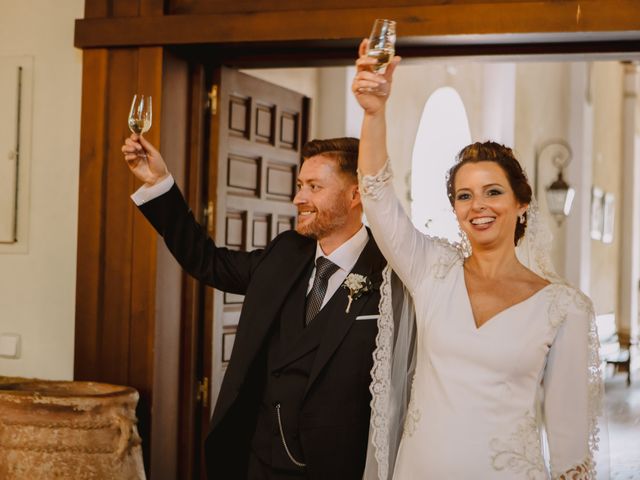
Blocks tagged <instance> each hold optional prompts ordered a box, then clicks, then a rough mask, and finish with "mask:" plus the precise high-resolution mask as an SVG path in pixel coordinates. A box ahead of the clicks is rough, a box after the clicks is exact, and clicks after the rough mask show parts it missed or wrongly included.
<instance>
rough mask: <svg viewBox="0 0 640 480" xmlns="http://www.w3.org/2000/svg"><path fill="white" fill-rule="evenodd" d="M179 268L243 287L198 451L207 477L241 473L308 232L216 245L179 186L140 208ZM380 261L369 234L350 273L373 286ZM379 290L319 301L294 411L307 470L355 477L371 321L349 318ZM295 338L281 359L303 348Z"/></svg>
mask: <svg viewBox="0 0 640 480" xmlns="http://www.w3.org/2000/svg"><path fill="white" fill-rule="evenodd" d="M140 210H141V211H142V212H143V214H144V215H145V216H146V217H147V218H148V219H149V221H150V222H151V223H152V225H153V226H154V227H155V228H156V230H157V231H158V232H159V233H160V234H161V235H162V237H163V238H164V240H165V243H166V245H167V247H168V248H169V250H170V251H171V252H172V254H173V255H174V256H175V258H176V259H177V260H178V261H179V263H180V264H181V265H182V267H183V268H184V269H185V270H186V271H187V272H188V273H189V274H191V275H193V276H194V277H196V278H198V279H199V280H201V281H203V282H205V283H206V284H208V285H211V286H213V287H214V288H217V289H220V290H223V291H227V292H232V293H237V294H244V295H245V299H244V304H243V307H242V312H241V315H240V320H239V323H238V329H237V333H236V339H235V343H234V346H233V351H232V354H231V360H230V362H229V365H228V368H227V371H226V374H225V377H224V380H223V382H222V387H221V390H220V394H219V397H218V401H217V404H216V406H215V410H214V413H213V417H212V419H211V429H210V433H209V436H208V438H207V442H206V446H205V451H206V458H207V466H208V468H207V470H208V472H209V477H210V478H220V479H233V478H244V476H245V475H246V465H247V458H248V454H249V449H250V440H251V436H252V434H253V430H254V429H255V420H256V415H257V408H258V405H259V401H260V399H261V392H262V389H263V388H264V385H263V384H261V378H263V372H264V369H261V367H263V364H264V360H265V355H264V353H265V344H266V341H265V340H266V339H267V338H268V336H269V335H270V333H271V332H272V331H273V328H274V321H275V319H276V318H278V315H279V312H280V310H281V307H282V305H283V303H284V301H285V299H286V298H287V295H288V293H289V291H290V290H292V289H293V287H294V284H295V282H296V281H300V280H301V278H302V279H303V281H307V280H308V276H306V275H304V273H305V270H308V269H309V265H310V262H312V261H313V258H314V256H315V249H316V242H315V240H312V239H309V238H307V237H304V236H301V235H299V234H298V233H296V232H294V231H288V232H285V233H283V234H281V235H279V236H277V237H276V238H275V239H274V240H273V241H272V242H271V243H269V245H268V246H267V248H266V249H264V250H255V251H252V252H238V251H233V250H229V249H226V248H220V247H217V246H216V245H215V244H214V242H213V241H212V240H211V238H210V237H209V236H208V235H207V234H206V232H205V231H204V229H203V228H202V227H201V226H199V225H198V224H197V222H196V221H195V219H194V217H193V215H192V213H191V212H190V211H189V209H188V207H187V206H186V203H185V202H184V200H183V198H182V195H181V194H180V191H179V190H178V188H177V187H176V186H175V185H174V187H173V188H172V189H171V190H170V191H169V192H168V193H166V194H164V195H162V196H160V197H159V198H157V199H154V200H153V201H151V202H148V203H146V204H144V205H142V206H141V207H140ZM385 265H386V262H385V260H384V258H383V256H382V254H381V253H380V251H379V250H378V247H377V246H376V244H375V242H374V241H373V238H372V237H371V234H370V233H369V242H368V243H367V245H366V247H365V249H364V251H363V252H362V254H361V255H360V257H359V258H358V261H357V262H356V265H355V266H354V268H353V270H352V272H353V273H359V274H362V275H365V276H367V277H368V278H369V279H370V280H371V281H372V283H373V284H374V286H375V285H380V283H381V274H382V269H383V268H384V266H385ZM379 298H380V296H379V290H378V289H375V288H374V290H372V291H371V292H368V293H366V294H364V295H362V296H361V297H360V298H358V299H356V300H354V301H353V303H352V305H351V308H350V311H349V313H346V312H345V309H346V306H347V303H348V291H347V289H346V288H339V289H338V291H337V292H336V293H335V294H334V296H333V297H332V298H331V300H330V301H329V302H328V303H327V305H326V306H325V307H324V308H323V310H322V314H323V316H324V317H325V319H326V322H327V325H326V328H325V329H324V332H323V335H322V339H321V341H320V344H319V345H317V352H316V354H315V359H314V363H313V366H312V369H311V373H310V376H309V380H308V383H307V386H306V389H305V394H304V398H303V402H302V405H301V410H300V412H299V434H300V444H301V446H302V449H303V450H304V457H305V461H306V463H307V477H308V478H317V479H325V478H326V479H329V478H331V479H356V478H360V477H361V476H362V471H363V468H364V461H365V455H366V443H367V433H368V427H369V416H370V406H369V403H370V393H369V384H370V370H371V367H372V364H373V358H372V352H373V349H374V347H375V337H376V334H377V322H376V321H375V319H368V320H365V319H363V320H356V318H357V317H359V316H366V315H369V316H370V315H377V314H378V303H379ZM308 348H309V345H305V344H304V342H301V343H300V344H296V345H295V346H294V347H293V348H291V349H290V350H289V352H288V353H287V355H285V356H284V357H283V362H282V365H281V366H284V365H286V363H287V362H290V361H294V360H295V359H296V357H297V356H302V355H304V354H305V353H306V351H307V350H306V349H308Z"/></svg>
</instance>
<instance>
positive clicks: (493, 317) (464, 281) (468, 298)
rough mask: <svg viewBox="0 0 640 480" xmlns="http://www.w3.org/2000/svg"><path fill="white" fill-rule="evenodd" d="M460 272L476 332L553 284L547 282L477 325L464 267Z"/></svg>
mask: <svg viewBox="0 0 640 480" xmlns="http://www.w3.org/2000/svg"><path fill="white" fill-rule="evenodd" d="M461 273H462V287H463V289H464V294H465V298H466V299H467V308H468V310H469V316H470V317H471V321H472V322H473V329H474V330H475V331H476V332H479V331H480V330H482V329H483V328H484V327H485V326H486V325H488V324H489V323H492V322H493V321H494V320H496V319H497V318H498V317H501V316H502V315H503V314H505V313H506V312H508V311H510V310H513V309H515V308H518V307H519V306H522V305H525V304H526V303H529V302H530V301H531V300H533V299H534V298H537V297H538V296H539V295H540V294H541V293H542V292H544V291H546V290H547V289H548V288H549V287H551V286H552V285H554V284H553V283H552V282H550V283H548V284H547V285H545V286H544V287H542V288H540V289H538V290H536V291H535V292H533V293H532V294H531V295H529V296H528V297H526V298H524V299H522V300H520V301H519V302H516V303H513V304H511V305H509V306H508V307H505V308H503V309H502V310H500V311H499V312H497V313H495V314H494V315H492V316H491V317H490V318H488V319H487V320H486V321H485V322H484V323H482V325H480V326H478V322H477V320H476V316H475V315H474V313H473V306H472V305H471V296H470V295H469V290H468V289H467V282H466V280H465V278H464V268H463V269H461Z"/></svg>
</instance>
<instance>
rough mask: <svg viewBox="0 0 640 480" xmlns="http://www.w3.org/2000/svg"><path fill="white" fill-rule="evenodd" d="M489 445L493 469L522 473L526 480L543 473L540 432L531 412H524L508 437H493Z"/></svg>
mask: <svg viewBox="0 0 640 480" xmlns="http://www.w3.org/2000/svg"><path fill="white" fill-rule="evenodd" d="M490 446H491V449H492V450H493V452H494V453H493V454H492V455H491V466H492V467H493V468H494V469H495V470H497V471H501V470H510V471H512V472H515V473H523V474H525V475H526V478H527V479H528V480H536V479H539V478H540V477H541V475H540V474H541V473H542V474H544V459H543V458H542V449H541V448H540V433H539V432H538V425H537V422H536V419H535V417H534V416H533V415H531V413H528V412H527V413H526V414H525V416H524V418H523V419H522V421H521V422H520V423H519V424H518V426H517V427H516V429H515V431H514V432H513V433H512V434H511V435H510V436H509V438H508V439H506V440H501V439H498V438H494V439H492V440H491V443H490Z"/></svg>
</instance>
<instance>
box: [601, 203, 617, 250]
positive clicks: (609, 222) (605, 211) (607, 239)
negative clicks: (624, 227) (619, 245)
mask: <svg viewBox="0 0 640 480" xmlns="http://www.w3.org/2000/svg"><path fill="white" fill-rule="evenodd" d="M615 213H616V212H615V195H614V194H613V193H605V194H604V199H603V207H602V215H603V220H602V243H612V242H613V228H614V224H615V222H614V219H615Z"/></svg>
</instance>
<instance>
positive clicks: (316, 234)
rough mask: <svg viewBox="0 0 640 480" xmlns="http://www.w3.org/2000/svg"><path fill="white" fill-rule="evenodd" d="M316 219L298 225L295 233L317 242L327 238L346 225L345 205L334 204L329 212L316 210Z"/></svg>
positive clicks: (347, 212)
mask: <svg viewBox="0 0 640 480" xmlns="http://www.w3.org/2000/svg"><path fill="white" fill-rule="evenodd" d="M314 215H315V216H316V218H315V219H314V220H313V221H312V222H310V223H304V224H301V223H298V224H297V225H296V232H298V233H299V234H300V235H304V236H305V237H309V238H313V239H314V240H319V239H321V238H324V237H327V236H328V235H330V234H332V233H333V232H335V231H336V230H339V229H340V228H342V227H344V225H345V224H346V223H347V217H348V215H349V209H348V208H347V206H346V205H345V204H339V203H338V202H336V204H335V205H334V206H333V208H331V209H330V210H316V213H315V214H314Z"/></svg>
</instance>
